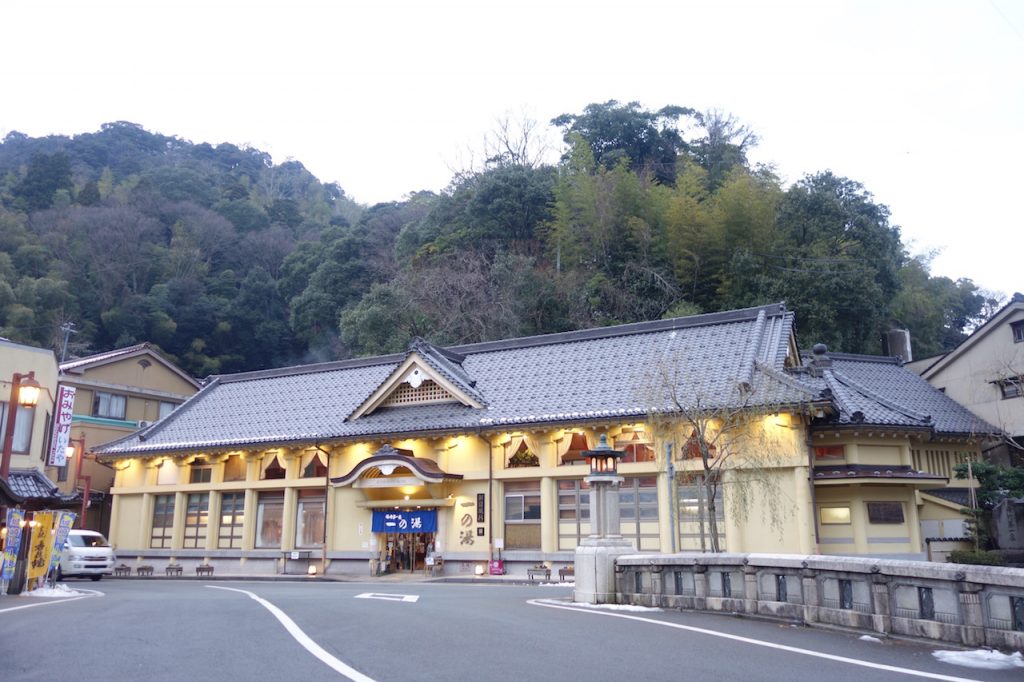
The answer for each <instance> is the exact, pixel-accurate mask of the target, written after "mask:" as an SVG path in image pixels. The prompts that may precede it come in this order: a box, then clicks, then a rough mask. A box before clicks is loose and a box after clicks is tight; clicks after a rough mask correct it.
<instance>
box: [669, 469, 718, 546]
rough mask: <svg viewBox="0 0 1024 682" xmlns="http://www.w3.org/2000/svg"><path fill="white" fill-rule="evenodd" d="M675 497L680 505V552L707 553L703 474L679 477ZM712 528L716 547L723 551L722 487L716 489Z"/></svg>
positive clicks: (708, 538)
mask: <svg viewBox="0 0 1024 682" xmlns="http://www.w3.org/2000/svg"><path fill="white" fill-rule="evenodd" d="M676 496H677V498H678V501H679V547H680V549H682V550H699V551H701V552H707V551H710V549H711V547H712V544H711V523H710V505H709V504H708V490H707V486H705V485H704V474H701V473H692V474H680V480H679V482H678V485H677V486H676ZM715 525H716V528H717V529H718V546H719V547H725V504H724V500H723V498H722V487H721V486H718V487H717V488H716V489H715Z"/></svg>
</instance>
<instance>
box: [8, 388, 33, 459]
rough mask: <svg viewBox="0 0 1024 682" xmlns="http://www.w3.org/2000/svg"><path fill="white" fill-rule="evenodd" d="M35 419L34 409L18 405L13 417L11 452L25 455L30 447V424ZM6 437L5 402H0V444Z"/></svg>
mask: <svg viewBox="0 0 1024 682" xmlns="http://www.w3.org/2000/svg"><path fill="white" fill-rule="evenodd" d="M35 419H36V408H35V407H25V406H23V405H18V407H17V412H16V413H15V415H14V440H13V442H12V445H11V452H13V453H16V454H19V455H25V454H28V451H29V448H31V447H32V422H34V421H35ZM6 435H7V402H6V401H5V402H0V442H3V439H4V437H5V436H6Z"/></svg>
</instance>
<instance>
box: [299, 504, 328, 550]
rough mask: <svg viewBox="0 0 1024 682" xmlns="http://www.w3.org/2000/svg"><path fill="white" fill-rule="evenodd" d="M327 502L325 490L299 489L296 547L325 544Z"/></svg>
mask: <svg viewBox="0 0 1024 682" xmlns="http://www.w3.org/2000/svg"><path fill="white" fill-rule="evenodd" d="M325 502H326V498H325V497H324V493H323V490H301V491H299V499H298V502H297V504H298V508H297V509H296V513H295V546H296V547H322V546H323V544H324V523H325V518H324V511H325Z"/></svg>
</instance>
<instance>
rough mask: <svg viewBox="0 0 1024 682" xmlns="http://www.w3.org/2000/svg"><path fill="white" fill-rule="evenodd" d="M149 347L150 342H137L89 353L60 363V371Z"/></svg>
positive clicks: (111, 358) (104, 360)
mask: <svg viewBox="0 0 1024 682" xmlns="http://www.w3.org/2000/svg"><path fill="white" fill-rule="evenodd" d="M147 348H149V344H148V343H137V344H135V345H134V346H126V347H124V348H117V349H115V350H108V351H106V352H104V353H96V354H94V355H87V356H85V357H84V358H75V359H73V360H68V361H67V362H62V363H60V371H62V372H70V371H71V370H73V369H77V368H78V367H81V366H83V365H91V364H93V363H102V362H107V361H108V360H113V359H115V358H119V357H121V356H122V355H131V354H132V353H136V352H138V351H140V350H146V349H147Z"/></svg>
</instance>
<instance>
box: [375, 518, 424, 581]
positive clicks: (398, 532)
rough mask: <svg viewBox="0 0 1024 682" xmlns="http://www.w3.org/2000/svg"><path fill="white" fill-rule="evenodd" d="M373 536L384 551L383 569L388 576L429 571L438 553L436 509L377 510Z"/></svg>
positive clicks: (381, 559)
mask: <svg viewBox="0 0 1024 682" xmlns="http://www.w3.org/2000/svg"><path fill="white" fill-rule="evenodd" d="M373 532H374V533H376V534H377V543H378V545H377V546H378V547H380V548H381V556H380V561H381V567H382V570H383V571H385V572H387V573H396V572H399V571H407V572H410V573H411V572H413V571H418V570H422V569H425V568H426V565H427V556H428V554H432V553H433V552H434V543H435V541H436V539H437V538H436V532H437V510H436V509H405V510H402V509H388V510H383V509H375V510H374V512H373Z"/></svg>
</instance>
